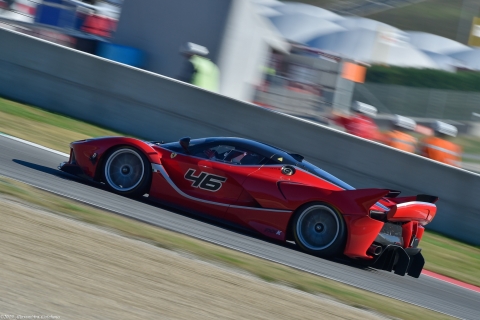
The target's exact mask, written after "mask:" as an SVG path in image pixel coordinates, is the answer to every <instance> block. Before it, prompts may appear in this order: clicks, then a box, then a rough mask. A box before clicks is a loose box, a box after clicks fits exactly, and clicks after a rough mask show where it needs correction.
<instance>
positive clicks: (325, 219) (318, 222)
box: [292, 202, 346, 257]
mask: <svg viewBox="0 0 480 320" xmlns="http://www.w3.org/2000/svg"><path fill="white" fill-rule="evenodd" d="M292 225H293V235H294V238H295V242H296V243H297V245H298V246H299V247H300V248H301V249H302V250H303V251H306V252H308V253H311V254H315V255H318V256H322V257H332V256H336V255H340V254H342V253H343V249H344V247H345V240H346V230H345V222H344V220H343V217H342V215H341V214H340V213H338V212H337V211H336V210H335V209H333V208H331V207H330V206H328V205H326V204H323V203H320V202H318V203H310V204H307V205H305V206H302V207H300V208H299V209H298V210H297V213H296V214H295V217H294V221H293V224H292Z"/></svg>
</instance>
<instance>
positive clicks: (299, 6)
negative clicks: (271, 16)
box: [272, 2, 343, 21]
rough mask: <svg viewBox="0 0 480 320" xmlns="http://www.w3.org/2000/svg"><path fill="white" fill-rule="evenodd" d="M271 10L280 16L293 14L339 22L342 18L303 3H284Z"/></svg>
mask: <svg viewBox="0 0 480 320" xmlns="http://www.w3.org/2000/svg"><path fill="white" fill-rule="evenodd" d="M272 8H273V9H275V10H277V11H278V12H280V13H282V14H293V13H302V14H305V15H309V16H314V17H317V18H322V19H325V20H332V21H333V20H341V19H343V17H342V16H339V15H338V14H336V13H333V12H331V11H329V10H326V9H322V8H319V7H315V6H312V5H309V4H305V3H298V2H284V3H283V4H281V5H278V6H273V7H272Z"/></svg>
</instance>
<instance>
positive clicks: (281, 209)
mask: <svg viewBox="0 0 480 320" xmlns="http://www.w3.org/2000/svg"><path fill="white" fill-rule="evenodd" d="M59 169H60V170H62V171H64V172H67V173H70V174H74V175H77V176H80V177H84V178H87V179H90V180H94V181H97V182H100V183H104V184H105V185H106V186H107V187H108V188H109V189H110V190H111V191H113V192H115V193H118V194H120V195H124V196H129V197H140V196H144V195H145V194H148V196H149V197H150V198H153V199H155V200H159V201H161V202H163V203H166V204H167V205H171V206H175V207H181V208H183V209H186V210H189V211H195V212H200V213H203V214H206V215H209V216H213V217H215V218H220V219H222V220H224V221H225V220H226V221H229V222H231V223H234V224H237V225H240V226H242V227H246V228H249V229H253V230H255V231H257V232H259V233H261V234H263V235H264V236H266V237H269V238H273V239H276V240H279V241H292V240H293V241H294V242H295V243H296V244H297V245H298V247H300V249H301V250H303V251H305V252H308V253H310V254H314V255H318V256H321V257H332V256H337V255H343V256H347V257H349V258H352V259H357V260H362V261H363V262H366V264H367V265H371V266H372V267H374V268H378V269H383V270H388V271H394V272H395V273H397V274H399V275H405V274H408V275H410V276H412V277H419V275H420V273H421V271H422V268H423V265H424V259H423V257H422V254H421V253H420V251H421V249H420V248H419V247H418V244H419V241H420V239H421V238H422V235H423V232H424V225H426V224H427V223H429V222H430V221H432V219H433V218H434V216H435V213H436V206H435V205H434V203H435V202H436V200H437V197H434V196H429V195H417V196H410V197H398V195H399V194H400V192H399V191H393V190H387V189H355V188H353V187H351V186H350V185H348V184H346V183H345V182H343V181H341V180H339V179H337V178H336V177H334V176H332V175H331V174H329V173H327V172H325V171H323V170H321V169H320V168H318V167H316V166H314V165H313V164H311V163H309V162H308V161H306V160H305V159H304V158H303V156H301V155H299V154H292V153H288V152H286V151H284V150H281V149H279V148H276V147H273V146H270V145H267V144H263V143H260V142H256V141H252V140H247V139H241V138H221V137H218V138H204V139H193V140H191V139H190V138H183V139H181V140H180V141H179V142H172V143H160V142H148V141H141V140H137V139H133V138H128V137H104V138H96V139H88V140H81V141H75V142H72V143H71V151H70V159H69V160H68V162H64V163H62V164H60V166H59Z"/></svg>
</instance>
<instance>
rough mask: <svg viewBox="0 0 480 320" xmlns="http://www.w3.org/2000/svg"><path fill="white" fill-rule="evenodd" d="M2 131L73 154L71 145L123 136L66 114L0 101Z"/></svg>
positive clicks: (4, 100) (0, 129) (0, 126)
mask: <svg viewBox="0 0 480 320" xmlns="http://www.w3.org/2000/svg"><path fill="white" fill-rule="evenodd" d="M0 132H3V133H6V134H9V135H12V136H15V137H18V138H22V139H25V140H28V141H32V142H35V143H39V144H42V145H44V146H46V147H49V148H52V149H56V150H59V151H63V152H67V153H68V152H69V144H70V142H72V141H75V140H81V139H86V138H91V137H98V136H115V135H120V133H118V132H115V131H112V130H108V129H104V128H101V127H98V126H95V125H92V124H88V123H86V122H83V121H78V120H75V119H72V118H69V117H66V116H63V115H59V114H55V113H51V112H47V111H45V110H42V109H39V108H35V107H31V106H27V105H24V104H20V103H17V102H13V101H9V100H6V99H2V98H0Z"/></svg>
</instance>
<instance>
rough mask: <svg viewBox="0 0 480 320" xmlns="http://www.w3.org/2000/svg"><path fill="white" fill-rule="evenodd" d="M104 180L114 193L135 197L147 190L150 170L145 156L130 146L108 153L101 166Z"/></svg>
mask: <svg viewBox="0 0 480 320" xmlns="http://www.w3.org/2000/svg"><path fill="white" fill-rule="evenodd" d="M103 173H104V180H105V183H106V184H107V186H108V187H109V188H110V189H111V190H112V191H113V192H115V193H118V194H121V195H124V196H129V197H135V196H142V195H144V194H145V193H146V192H148V186H149V184H150V180H151V175H152V170H151V168H150V162H149V161H148V159H146V157H145V156H144V155H143V154H142V153H140V152H139V151H137V150H136V149H134V148H131V147H120V148H117V149H115V150H113V151H112V152H110V153H109V155H108V156H107V160H106V161H105V165H104V168H103Z"/></svg>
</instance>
